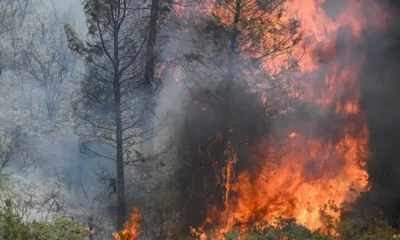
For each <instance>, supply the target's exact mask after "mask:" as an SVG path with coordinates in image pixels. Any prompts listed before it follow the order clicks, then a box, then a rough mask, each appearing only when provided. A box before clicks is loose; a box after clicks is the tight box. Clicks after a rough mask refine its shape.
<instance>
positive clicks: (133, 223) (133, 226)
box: [113, 208, 141, 240]
mask: <svg viewBox="0 0 400 240" xmlns="http://www.w3.org/2000/svg"><path fill="white" fill-rule="evenodd" d="M140 224H141V216H140V213H139V210H138V209H136V208H135V209H133V212H132V215H131V218H130V219H129V220H128V221H127V222H126V223H125V226H124V227H125V229H124V230H122V231H120V232H118V233H113V236H114V239H115V240H135V239H137V238H138V236H139V235H140Z"/></svg>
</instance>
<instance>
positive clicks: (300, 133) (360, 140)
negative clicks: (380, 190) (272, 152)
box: [199, 0, 384, 236]
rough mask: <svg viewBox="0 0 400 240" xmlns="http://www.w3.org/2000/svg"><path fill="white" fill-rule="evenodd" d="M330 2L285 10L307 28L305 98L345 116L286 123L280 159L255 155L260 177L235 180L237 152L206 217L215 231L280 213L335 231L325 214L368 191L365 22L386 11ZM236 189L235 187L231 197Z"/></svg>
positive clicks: (316, 0)
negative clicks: (335, 6) (218, 201)
mask: <svg viewBox="0 0 400 240" xmlns="http://www.w3.org/2000/svg"><path fill="white" fill-rule="evenodd" d="M231 2H234V1H231ZM254 2H256V1H255V0H254ZM331 2H332V1H331ZM324 4H326V1H325V0H293V1H289V2H288V3H287V5H286V9H287V10H286V11H285V12H284V13H283V14H284V15H283V17H284V18H286V19H297V20H298V21H300V23H301V28H302V30H303V31H304V40H303V43H304V44H305V45H306V46H307V48H306V52H305V56H304V58H303V59H302V61H301V62H300V71H301V74H300V76H299V78H300V79H301V80H302V83H303V84H304V85H305V86H306V91H305V94H304V95H302V97H301V100H302V101H304V102H314V103H316V104H317V105H319V107H320V109H321V111H324V113H325V114H327V115H328V114H331V115H332V114H333V115H334V116H335V117H334V118H335V119H336V118H337V119H339V120H337V121H336V120H334V119H331V120H332V121H331V122H329V123H328V124H327V125H328V126H327V128H326V129H325V130H324V131H323V134H319V135H318V134H313V131H314V130H315V129H319V128H321V127H320V126H319V125H320V124H321V123H320V122H319V121H318V120H317V121H316V122H314V121H313V119H308V120H307V122H301V121H298V122H296V123H295V124H294V126H292V127H290V128H287V129H283V130H281V134H282V135H286V136H288V137H287V138H286V140H285V144H284V147H283V149H279V150H278V151H282V153H283V156H282V158H281V159H280V161H279V163H276V165H274V164H273V165H274V166H271V164H270V161H265V159H256V158H255V159H253V161H254V162H257V165H258V166H260V165H261V171H259V174H258V176H257V177H256V178H254V177H255V176H254V173H250V172H249V171H246V172H243V173H241V174H240V175H239V176H238V177H237V181H236V182H235V183H233V182H232V181H231V180H230V179H231V178H232V175H233V174H234V173H233V172H232V169H233V165H234V164H235V163H236V162H237V161H240V159H236V156H231V159H230V160H228V162H227V163H226V168H224V169H223V172H222V173H221V175H222V176H223V177H225V188H224V189H226V193H225V195H224V196H225V199H224V201H225V210H224V211H223V212H218V211H217V208H216V207H215V206H214V207H210V209H209V211H208V218H207V220H206V223H205V225H207V224H213V226H215V225H217V227H214V228H215V229H214V230H215V231H216V235H215V236H220V235H219V234H220V233H224V232H227V231H230V230H232V229H234V228H240V229H242V230H245V229H247V228H248V227H249V226H250V225H251V224H254V223H255V222H257V221H264V222H266V223H269V224H272V223H273V221H274V219H275V218H276V217H284V218H295V219H296V221H297V223H299V224H301V225H304V226H306V227H307V228H309V229H312V230H316V229H321V230H326V231H329V229H325V227H326V226H324V221H323V219H322V218H323V217H324V215H325V214H329V215H330V216H332V217H333V219H334V222H335V223H336V224H337V223H338V221H339V217H340V208H338V207H340V205H341V204H344V203H346V202H352V201H354V200H355V199H356V198H357V197H358V196H359V193H361V192H363V191H367V190H368V173H367V172H366V170H365V165H366V161H367V159H368V157H369V155H370V153H369V149H368V142H369V140H368V137H369V132H368V126H367V122H366V118H365V113H364V112H363V111H362V109H361V108H360V106H359V100H360V88H359V84H358V78H359V73H360V71H361V68H362V66H363V63H364V61H365V59H366V54H367V52H366V51H363V49H362V48H360V45H361V41H362V32H363V30H364V29H366V28H367V27H368V28H371V27H374V28H375V30H380V29H382V28H383V26H384V24H383V23H374V25H372V26H371V24H370V23H369V21H368V20H367V18H366V16H365V15H364V14H363V13H364V12H365V9H366V8H367V7H368V9H369V10H370V11H369V13H371V12H373V13H375V14H376V15H380V16H382V14H381V12H379V9H378V8H377V5H376V3H375V2H374V1H370V0H367V1H357V0H349V1H347V4H346V6H345V9H344V10H342V11H341V13H340V14H338V15H337V16H336V17H332V16H331V17H329V16H328V14H327V13H326V10H324ZM210 5H211V4H210ZM371 9H374V11H371ZM209 11H212V10H209ZM215 14H219V16H220V17H221V18H222V19H223V21H226V22H231V21H232V12H231V13H227V12H223V11H222V12H221V11H220V10H219V9H217V11H216V13H215ZM226 14H227V15H226ZM229 14H230V15H229ZM223 21H222V22H223ZM275 40H276V39H272V40H271V39H263V40H262V41H265V45H266V48H268V46H271V45H273V43H271V42H270V41H275ZM295 53H297V54H298V55H300V54H303V49H301V48H300V47H299V48H298V49H297V50H296V51H295ZM253 54H256V53H253ZM282 62H283V60H282V58H280V57H277V58H276V59H275V60H273V61H272V62H267V63H265V65H264V67H265V68H266V69H267V70H269V71H274V69H275V68H277V67H279V65H281V64H282ZM265 141H266V142H268V141H269V142H272V141H273V140H271V139H270V138H266V139H265ZM265 145H266V144H264V143H260V146H253V147H254V148H262V147H263V146H265ZM270 145H273V144H270ZM265 151H267V150H265ZM271 169H274V170H273V171H272V172H273V174H271ZM230 192H233V193H235V194H234V196H235V197H232V199H230V198H229V196H230ZM327 206H331V207H330V208H329V207H327ZM199 229H200V230H202V227H200V228H199Z"/></svg>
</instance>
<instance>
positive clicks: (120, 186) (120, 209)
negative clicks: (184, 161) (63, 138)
mask: <svg viewBox="0 0 400 240" xmlns="http://www.w3.org/2000/svg"><path fill="white" fill-rule="evenodd" d="M118 34H119V29H118V21H114V84H113V87H114V108H115V125H116V142H117V148H116V150H117V194H118V199H117V230H118V231H121V230H122V229H123V228H124V223H125V221H126V206H125V205H126V202H125V182H124V158H123V145H122V144H123V142H122V116H121V85H120V81H119V80H120V79H119V49H118V47H119V46H118Z"/></svg>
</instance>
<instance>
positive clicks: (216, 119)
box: [178, 0, 385, 238]
mask: <svg viewBox="0 0 400 240" xmlns="http://www.w3.org/2000/svg"><path fill="white" fill-rule="evenodd" d="M330 2H332V1H330ZM367 2H368V3H367ZM206 5H207V6H208V7H207V8H204V9H206V10H205V13H204V14H205V15H207V14H209V15H208V18H207V17H206V18H207V21H206V22H205V23H202V20H201V19H200V20H199V19H196V21H197V22H196V23H197V25H196V28H197V29H196V31H204V32H205V33H206V34H209V35H206V36H207V39H211V40H210V41H213V40H212V39H213V38H216V39H218V40H215V41H218V42H217V43H215V44H214V45H213V46H215V48H212V47H211V48H210V47H209V46H207V47H205V45H204V42H203V41H204V40H207V39H201V40H199V43H198V44H203V45H200V46H202V47H203V50H200V49H201V47H198V48H196V46H197V45H196V43H195V44H194V45H195V49H196V51H195V53H194V54H195V56H196V58H195V59H196V60H198V61H197V63H200V64H197V65H196V64H194V65H195V67H193V68H191V72H193V71H195V72H196V71H197V72H196V73H195V74H193V75H190V77H188V78H191V80H192V79H193V78H194V75H197V74H198V72H199V71H208V72H207V73H204V74H206V75H207V76H208V79H212V80H210V82H211V83H208V82H207V84H209V85H202V86H199V85H201V84H196V85H195V87H193V88H191V90H192V92H193V93H194V98H195V99H197V101H195V102H194V103H193V104H191V103H189V104H188V105H187V108H186V110H185V113H186V116H187V117H186V119H185V127H183V130H182V135H181V136H180V139H181V140H182V142H179V143H178V145H179V147H180V148H181V149H182V152H181V156H180V157H181V161H182V173H181V174H180V176H182V179H181V183H182V185H183V189H184V193H185V194H183V195H182V197H183V200H182V202H183V205H184V206H186V208H187V209H185V211H186V214H187V221H188V223H190V224H191V226H193V227H194V229H195V230H196V231H195V232H198V233H200V235H201V236H202V237H204V238H206V235H209V236H211V238H220V237H222V234H223V233H227V232H230V231H232V230H234V229H238V230H239V232H241V233H244V232H245V231H248V230H249V229H251V228H252V227H254V225H255V224H260V223H263V224H265V226H276V225H277V223H276V219H277V218H293V219H295V222H296V223H297V224H300V225H302V226H305V227H307V228H308V229H310V230H318V231H320V232H321V233H324V234H326V235H332V236H335V235H337V232H336V230H337V228H338V226H339V222H340V216H341V209H342V207H343V206H344V205H346V204H349V203H352V202H354V201H355V200H356V199H357V198H358V197H359V196H360V194H361V193H363V192H366V191H368V189H369V187H368V173H367V170H366V163H367V160H368V158H369V157H370V151H369V130H368V125H367V121H366V114H365V112H364V111H363V110H362V109H361V108H360V106H359V100H360V89H359V83H358V79H359V74H360V71H361V68H362V66H363V63H364V61H365V59H366V56H367V54H368V51H367V49H366V48H365V46H363V38H362V34H363V32H364V31H366V30H367V29H368V31H382V30H384V29H385V28H384V22H383V21H384V20H383V19H382V22H381V23H376V22H374V25H371V24H370V22H369V21H368V20H367V17H368V16H367V15H365V14H366V13H367V12H368V13H374V14H377V15H379V16H383V15H381V14H382V12H380V9H379V8H378V6H377V5H376V4H375V2H373V1H364V2H360V1H343V3H341V4H338V5H343V9H341V10H340V12H338V13H337V14H335V16H334V17H333V16H330V15H329V14H328V13H329V12H330V11H329V9H328V6H329V1H326V2H325V1H314V0H310V1H290V2H282V1H274V2H273V3H271V4H269V3H261V2H257V1H253V0H249V1H227V2H225V1H224V2H222V3H221V2H215V3H214V2H207V3H206ZM235 9H236V10H235ZM210 19H211V20H210ZM199 29H200V30H199ZM203 35H204V34H203ZM223 39H225V42H224V41H223ZM211 44H212V43H211ZM204 49H206V50H204ZM213 53H214V54H213ZM190 57H191V58H190V60H193V59H194V57H193V55H191V56H190ZM231 58H233V60H231ZM212 59H214V61H215V62H213V60H212ZM215 59H217V60H215ZM193 61H195V60H193ZM189 65H190V64H189ZM204 65H205V66H206V69H204V68H203V69H201V68H202V67H204ZM216 68H218V70H217V69H216ZM194 69H197V70H194ZM213 69H216V70H215V72H213ZM219 70H221V71H222V74H221V73H220V72H217V71H219ZM259 79H261V80H259ZM231 81H232V82H231ZM216 82H217V83H216ZM210 85H211V87H210Z"/></svg>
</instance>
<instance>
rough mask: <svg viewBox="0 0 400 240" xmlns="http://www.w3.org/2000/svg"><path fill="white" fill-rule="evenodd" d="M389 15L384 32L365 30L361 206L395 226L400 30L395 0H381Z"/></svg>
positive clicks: (399, 202)
mask: <svg viewBox="0 0 400 240" xmlns="http://www.w3.org/2000/svg"><path fill="white" fill-rule="evenodd" d="M383 3H384V4H382V5H383V7H386V9H385V10H386V12H387V13H388V15H389V16H390V17H391V18H390V22H388V28H387V31H386V32H385V33H370V32H369V33H366V34H365V39H366V41H365V42H366V46H367V48H368V49H369V55H368V58H367V62H366V64H365V65H364V68H363V71H362V75H361V76H360V83H361V103H362V107H363V108H364V109H365V110H366V113H367V121H368V126H369V129H370V150H371V152H372V157H371V159H370V160H369V161H368V162H367V168H368V173H369V176H370V184H371V187H372V189H371V191H370V192H369V193H367V195H366V196H365V197H364V198H363V199H361V200H360V203H359V204H360V205H361V206H362V207H365V208H367V209H368V208H369V209H378V211H382V213H383V215H384V217H385V218H386V219H387V220H388V221H390V223H391V224H392V225H393V226H394V227H396V228H398V227H399V224H398V223H399V221H400V215H399V209H400V208H399V207H400V186H399V185H398V184H396V183H397V182H398V181H399V180H400V163H399V161H398V159H399V158H400V150H399V149H400V148H399V138H400V110H399V107H398V104H397V103H398V102H400V97H399V96H400V95H399V94H398V89H400V85H399V81H398V79H397V78H398V77H397V76H398V75H399V74H400V72H399V68H398V66H399V64H400V57H399V56H400V45H399V39H400V31H399V29H398V27H397V26H398V24H399V23H400V22H399V20H400V19H399V17H398V16H399V15H398V14H399V13H400V11H399V4H398V1H384V2H383Z"/></svg>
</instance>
